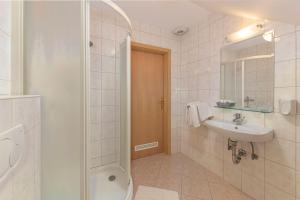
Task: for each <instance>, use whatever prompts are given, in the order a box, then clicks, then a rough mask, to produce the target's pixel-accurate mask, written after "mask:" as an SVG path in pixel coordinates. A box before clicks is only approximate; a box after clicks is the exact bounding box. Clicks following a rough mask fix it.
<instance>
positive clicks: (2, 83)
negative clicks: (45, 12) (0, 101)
mask: <svg viewBox="0 0 300 200" xmlns="http://www.w3.org/2000/svg"><path fill="white" fill-rule="evenodd" d="M10 24H11V2H10V1H0V95H5V94H9V93H10V80H11V79H10V62H11V61H10V46H11V41H10V40H11V25H10Z"/></svg>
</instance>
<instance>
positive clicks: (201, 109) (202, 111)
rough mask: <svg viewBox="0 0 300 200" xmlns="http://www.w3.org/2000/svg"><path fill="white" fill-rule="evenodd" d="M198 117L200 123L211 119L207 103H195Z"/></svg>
mask: <svg viewBox="0 0 300 200" xmlns="http://www.w3.org/2000/svg"><path fill="white" fill-rule="evenodd" d="M197 109H198V115H199V119H200V122H204V121H205V120H207V119H209V118H211V117H213V115H212V111H211V108H210V106H209V105H208V103H206V102H198V103H197Z"/></svg>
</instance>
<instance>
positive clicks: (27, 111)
mask: <svg viewBox="0 0 300 200" xmlns="http://www.w3.org/2000/svg"><path fill="white" fill-rule="evenodd" d="M40 115H41V114H40V97H30V96H23V97H11V98H6V99H5V98H2V99H0V134H1V132H2V131H5V130H7V129H9V128H13V127H15V126H16V125H18V124H23V125H24V128H25V151H24V155H23V159H22V161H21V162H20V165H19V166H18V167H17V168H16V169H15V170H14V171H13V172H12V173H11V174H10V175H9V176H8V177H7V179H6V180H5V181H4V182H3V183H0V199H1V200H2V199H3V200H40V199H41V189H40V179H41V176H40V172H41V154H40V152H41V151H40V143H41V116H40Z"/></svg>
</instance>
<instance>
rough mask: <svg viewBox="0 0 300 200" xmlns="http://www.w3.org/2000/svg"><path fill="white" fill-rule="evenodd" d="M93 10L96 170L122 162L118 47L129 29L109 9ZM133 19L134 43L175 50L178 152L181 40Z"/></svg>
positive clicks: (174, 111) (176, 139)
mask: <svg viewBox="0 0 300 200" xmlns="http://www.w3.org/2000/svg"><path fill="white" fill-rule="evenodd" d="M92 5H93V4H92ZM94 5H95V4H94ZM91 8H92V9H91V24H90V26H91V40H92V41H93V43H94V46H93V47H92V48H91V90H90V92H91V102H90V105H91V122H90V125H91V128H92V131H91V138H90V144H91V155H90V161H91V167H92V168H94V167H98V166H102V165H106V164H109V163H114V162H118V161H119V156H120V152H119V146H120V144H119V143H120V130H119V128H120V125H119V123H120V121H119V118H120V116H119V114H120V111H119V110H120V107H119V105H120V102H119V98H120V94H119V93H120V91H119V84H120V83H119V78H120V74H119V71H120V69H119V65H120V63H119V62H120V58H119V57H120V55H119V45H120V43H121V42H123V41H124V39H125V36H126V35H127V30H128V29H127V28H128V27H127V24H126V22H125V20H124V19H123V18H122V17H120V16H119V15H117V14H116V13H115V12H114V11H112V10H110V9H109V8H104V7H102V8H101V7H98V6H97V7H96V6H92V7H91ZM131 20H132V21H133V29H134V30H133V39H132V40H133V41H137V42H141V43H145V44H151V45H155V46H159V47H165V48H170V49H171V50H172V58H171V59H172V61H171V62H172V70H171V71H172V87H171V89H172V152H178V151H179V123H178V121H179V120H178V119H179V117H178V116H179V115H178V108H179V103H178V102H179V101H178V95H177V90H178V83H179V78H178V76H179V74H178V72H179V70H178V69H179V64H180V38H178V37H174V36H173V35H172V34H171V33H169V32H167V31H166V30H163V29H161V28H158V27H156V26H153V25H149V24H144V23H141V22H138V21H136V20H134V19H131Z"/></svg>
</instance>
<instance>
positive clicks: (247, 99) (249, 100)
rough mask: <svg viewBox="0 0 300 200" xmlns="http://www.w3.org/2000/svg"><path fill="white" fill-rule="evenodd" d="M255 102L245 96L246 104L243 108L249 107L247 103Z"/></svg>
mask: <svg viewBox="0 0 300 200" xmlns="http://www.w3.org/2000/svg"><path fill="white" fill-rule="evenodd" d="M253 101H255V99H251V98H250V97H249V96H246V97H245V99H244V102H245V103H246V105H245V107H247V108H248V107H249V103H250V102H253Z"/></svg>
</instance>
